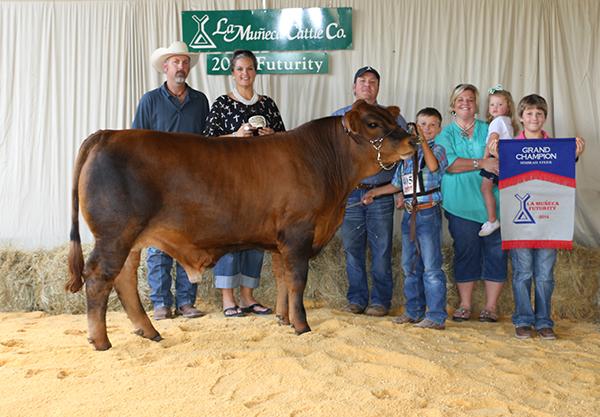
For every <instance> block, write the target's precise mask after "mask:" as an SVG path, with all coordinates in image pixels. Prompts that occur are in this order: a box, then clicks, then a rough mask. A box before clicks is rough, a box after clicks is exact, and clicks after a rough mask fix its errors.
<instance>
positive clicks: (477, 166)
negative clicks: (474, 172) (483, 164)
mask: <svg viewBox="0 0 600 417" xmlns="http://www.w3.org/2000/svg"><path fill="white" fill-rule="evenodd" d="M473 168H474V169H479V159H473Z"/></svg>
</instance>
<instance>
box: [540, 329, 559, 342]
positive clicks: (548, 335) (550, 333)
mask: <svg viewBox="0 0 600 417" xmlns="http://www.w3.org/2000/svg"><path fill="white" fill-rule="evenodd" d="M537 334H538V336H539V337H540V338H541V339H544V340H554V339H556V334H555V333H554V330H552V327H544V328H543V329H540V330H538V331H537Z"/></svg>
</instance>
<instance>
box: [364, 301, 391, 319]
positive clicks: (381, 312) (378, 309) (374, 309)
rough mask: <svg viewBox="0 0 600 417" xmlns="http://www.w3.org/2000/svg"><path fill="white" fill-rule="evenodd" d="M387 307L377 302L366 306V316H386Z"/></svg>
mask: <svg viewBox="0 0 600 417" xmlns="http://www.w3.org/2000/svg"><path fill="white" fill-rule="evenodd" d="M387 313H388V309H387V308H385V307H384V306H382V305H379V304H373V305H370V306H369V307H367V309H366V310H365V314H366V315H367V316H374V317H383V316H387Z"/></svg>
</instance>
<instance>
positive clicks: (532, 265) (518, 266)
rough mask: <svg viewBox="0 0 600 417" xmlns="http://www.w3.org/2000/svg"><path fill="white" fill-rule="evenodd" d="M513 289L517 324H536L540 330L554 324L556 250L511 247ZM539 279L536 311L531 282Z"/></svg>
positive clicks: (536, 287)
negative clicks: (552, 301) (533, 303)
mask: <svg viewBox="0 0 600 417" xmlns="http://www.w3.org/2000/svg"><path fill="white" fill-rule="evenodd" d="M510 258H511V262H512V269H513V278H512V289H513V297H514V300H515V312H514V314H513V316H512V321H513V324H514V325H515V326H516V327H521V326H535V328H536V330H540V329H543V328H546V327H553V326H554V322H553V321H552V319H551V318H550V315H551V313H550V311H551V299H552V292H553V291H554V264H555V263H556V249H511V251H510ZM532 279H533V280H535V310H534V309H533V307H532V305H531V284H532Z"/></svg>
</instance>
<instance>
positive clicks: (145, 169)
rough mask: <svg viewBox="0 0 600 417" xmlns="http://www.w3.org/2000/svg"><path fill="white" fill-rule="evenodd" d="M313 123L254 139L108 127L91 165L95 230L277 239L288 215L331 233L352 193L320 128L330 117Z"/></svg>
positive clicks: (219, 239)
mask: <svg viewBox="0 0 600 417" xmlns="http://www.w3.org/2000/svg"><path fill="white" fill-rule="evenodd" d="M319 122H322V121H316V122H311V123H313V124H314V123H317V124H319ZM307 127H308V128H306V129H302V128H299V129H295V130H292V131H289V132H282V133H278V134H275V135H271V136H268V137H258V138H250V139H242V138H204V137H201V136H198V135H192V134H176V133H163V132H156V131H145V130H125V131H112V132H106V133H105V134H104V140H103V141H102V142H101V143H100V144H99V146H97V147H96V149H95V151H94V152H93V153H92V154H91V155H90V156H91V158H90V160H89V161H88V163H86V166H85V167H84V169H83V171H82V179H81V181H80V193H81V194H84V195H85V201H86V204H83V203H82V211H83V213H84V216H85V217H86V220H87V221H88V223H89V224H90V228H91V229H92V232H94V234H95V235H97V234H104V235H106V234H111V233H113V234H114V233H116V232H117V231H118V233H122V232H123V229H122V228H115V227H114V226H115V225H116V224H119V225H121V226H125V230H126V229H127V226H136V228H137V229H139V228H140V227H142V228H143V233H142V234H140V235H141V236H143V237H144V238H146V239H147V240H148V239H149V240H153V239H159V240H161V239H162V240H173V239H179V240H181V239H182V238H183V240H185V241H187V242H189V244H193V245H195V246H200V247H212V246H228V245H236V244H244V243H250V244H256V245H261V246H264V247H269V246H273V245H274V244H275V240H276V238H277V233H278V231H280V230H282V229H283V228H285V227H286V225H287V224H288V223H292V222H296V223H298V222H308V223H311V224H314V225H317V230H316V231H315V235H316V236H315V240H318V241H321V240H325V239H326V240H329V238H330V237H331V235H332V233H333V232H334V231H335V228H337V226H338V225H339V223H340V222H341V216H342V213H343V210H342V207H341V204H342V202H343V199H344V197H345V193H346V191H347V190H346V189H345V188H347V185H346V184H343V182H344V174H343V172H341V170H340V168H339V167H338V165H339V161H340V160H343V155H342V154H340V152H342V151H340V149H339V147H338V146H337V145H336V143H335V140H332V139H331V138H330V137H329V136H327V135H318V134H316V133H315V132H326V131H327V129H328V126H327V123H326V119H325V123H320V125H319V126H307ZM342 153H343V152H342ZM82 200H83V199H82ZM111 225H112V226H111ZM111 229H112V230H113V232H110V230H111ZM331 229H333V230H331ZM96 237H98V236H96Z"/></svg>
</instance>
